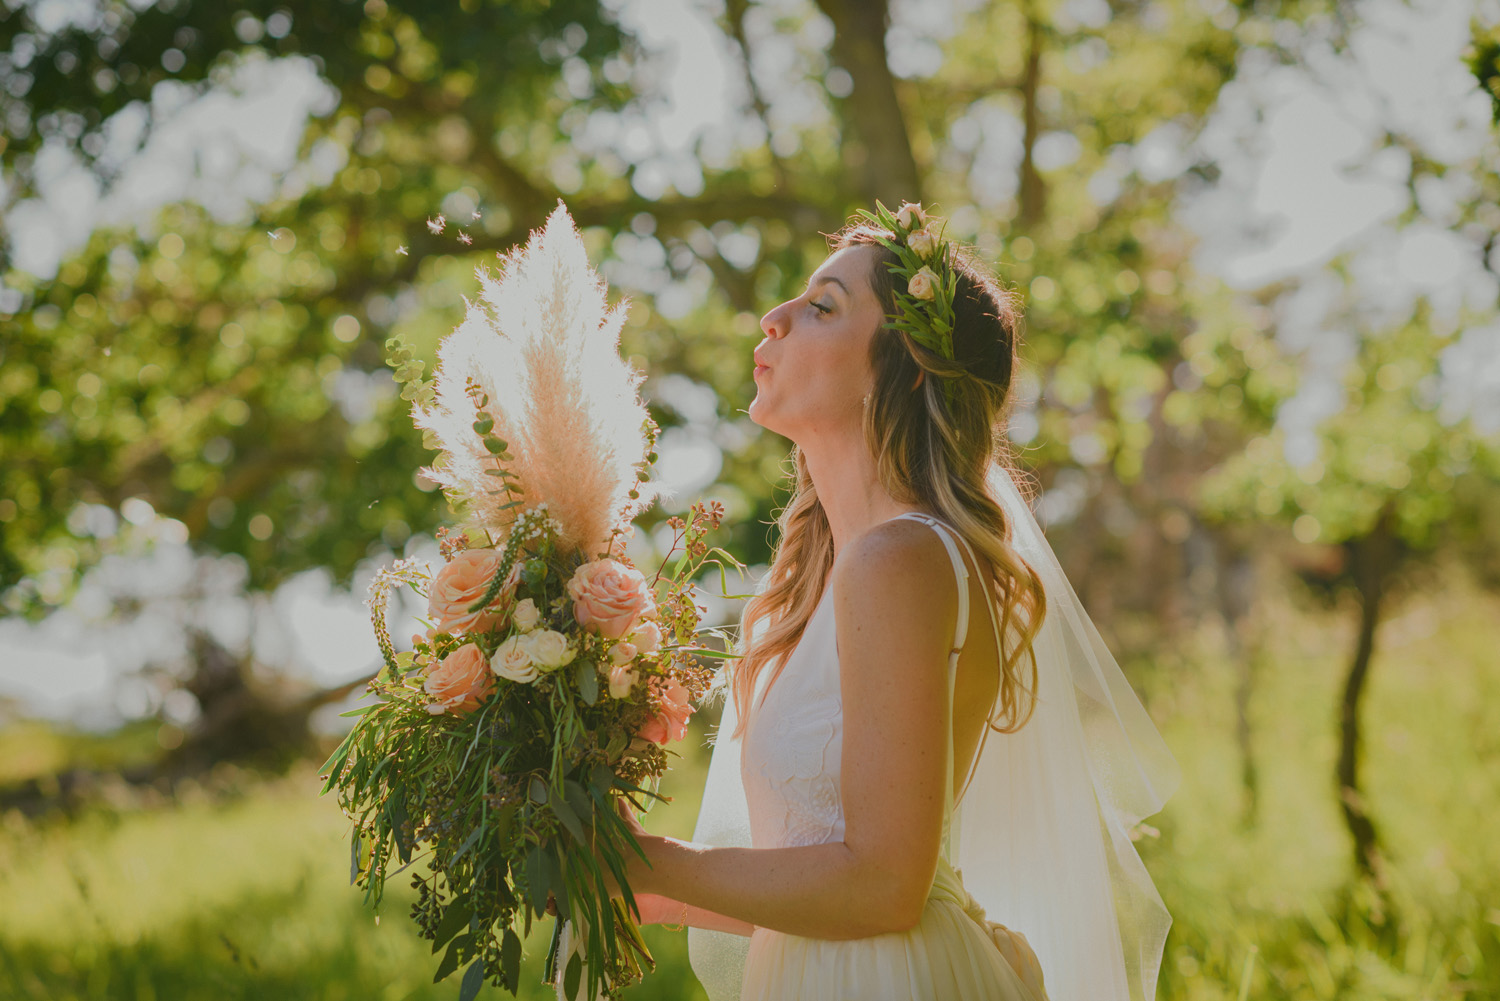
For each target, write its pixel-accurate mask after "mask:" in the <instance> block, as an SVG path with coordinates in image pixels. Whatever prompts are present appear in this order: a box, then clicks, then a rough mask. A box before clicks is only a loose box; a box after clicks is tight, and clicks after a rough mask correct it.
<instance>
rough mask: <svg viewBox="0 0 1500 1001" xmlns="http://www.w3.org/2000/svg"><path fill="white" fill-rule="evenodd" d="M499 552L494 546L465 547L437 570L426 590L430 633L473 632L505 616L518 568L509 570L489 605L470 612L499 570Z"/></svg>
mask: <svg viewBox="0 0 1500 1001" xmlns="http://www.w3.org/2000/svg"><path fill="white" fill-rule="evenodd" d="M500 562H501V557H500V553H499V552H497V551H496V550H494V549H465V550H464V551H463V552H461V553H459V554H458V555H457V556H455V557H453V560H452V562H450V563H449V564H448V565H447V566H445V567H443V569H441V570H439V571H438V574H437V576H436V577H434V578H433V579H432V587H431V588H430V589H429V590H428V592H427V617H428V618H429V619H431V620H432V631H433V633H468V634H469V635H471V636H472V635H474V634H475V633H482V632H486V631H488V630H490V629H493V628H494V627H495V626H496V625H497V624H498V623H499V622H500V620H501V618H502V617H503V616H504V612H503V608H496V607H494V606H495V605H502V606H503V605H504V604H505V603H506V602H508V601H509V600H510V598H511V597H512V596H513V595H514V594H515V591H516V581H517V580H518V579H519V576H520V567H519V566H516V567H513V568H512V569H511V572H510V574H509V575H508V576H507V577H506V580H505V584H504V585H503V586H502V587H501V588H500V593H499V594H497V595H496V596H495V601H494V602H493V603H492V604H491V607H489V608H485V609H481V610H480V611H478V612H471V611H469V609H470V607H472V606H473V605H474V603H475V602H477V601H479V600H480V599H482V598H483V597H484V595H485V592H486V591H488V590H489V588H490V581H491V580H493V579H494V577H495V574H497V573H499V571H500Z"/></svg>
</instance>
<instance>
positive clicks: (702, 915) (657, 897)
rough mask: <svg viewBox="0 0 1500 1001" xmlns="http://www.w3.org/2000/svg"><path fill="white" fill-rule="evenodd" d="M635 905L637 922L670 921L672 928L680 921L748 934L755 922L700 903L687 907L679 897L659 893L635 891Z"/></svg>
mask: <svg viewBox="0 0 1500 1001" xmlns="http://www.w3.org/2000/svg"><path fill="white" fill-rule="evenodd" d="M635 904H636V907H638V908H640V914H641V924H643V925H671V926H673V928H672V930H674V931H675V930H676V926H677V925H679V924H681V925H685V926H688V927H692V928H707V929H708V930H709V931H726V932H730V933H731V934H734V935H745V936H748V935H750V933H751V932H753V931H755V926H754V925H752V924H750V923H749V922H748V921H741V920H739V919H738V918H731V917H729V916H728V915H724V914H716V913H715V912H713V911H706V910H704V909H703V908H701V907H691V906H689V905H687V904H684V903H683V902H682V901H680V900H673V899H672V898H671V897H663V896H662V895H661V894H659V893H637V894H636V895H635Z"/></svg>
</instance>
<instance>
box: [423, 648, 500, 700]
mask: <svg viewBox="0 0 1500 1001" xmlns="http://www.w3.org/2000/svg"><path fill="white" fill-rule="evenodd" d="M422 690H423V691H425V692H426V693H427V694H428V695H431V696H432V697H433V698H434V699H436V700H437V701H436V702H432V703H429V704H428V706H427V711H428V712H430V713H432V714H433V715H434V716H438V715H441V714H442V713H445V712H454V713H459V714H462V713H466V712H472V711H473V710H475V709H477V708H479V703H480V702H481V701H483V700H484V699H485V698H486V697H487V696H488V695H489V694H490V692H492V691H494V690H495V679H494V678H492V677H490V665H489V661H487V660H485V657H484V651H483V650H481V649H479V647H478V646H476V645H475V644H473V643H465V644H464V645H463V646H461V647H459V648H458V649H457V650H454V651H453V652H452V653H450V654H449V655H448V656H446V657H444V658H443V662H442V663H441V664H439V665H438V666H437V667H435V668H433V670H432V673H431V674H429V675H428V676H427V680H426V681H424V682H422Z"/></svg>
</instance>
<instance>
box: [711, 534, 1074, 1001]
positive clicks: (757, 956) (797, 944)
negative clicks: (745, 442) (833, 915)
mask: <svg viewBox="0 0 1500 1001" xmlns="http://www.w3.org/2000/svg"><path fill="white" fill-rule="evenodd" d="M899 517H902V518H911V519H914V520H918V521H921V522H923V523H924V524H927V525H930V526H932V528H933V529H934V531H936V532H937V533H938V535H939V537H940V538H941V539H942V540H943V544H944V546H945V547H946V548H947V550H948V554H949V557H950V558H951V560H952V562H953V567H954V573H955V577H956V578H957V581H958V594H959V613H958V623H957V629H956V634H955V636H954V640H953V645H952V653H951V655H950V657H949V660H948V668H947V671H948V694H949V707H950V712H949V719H950V720H951V719H952V712H951V708H952V695H953V683H954V672H955V670H956V668H957V665H958V655H959V650H960V649H961V648H962V646H963V643H964V638H965V635H966V632H967V628H968V621H969V609H968V605H969V587H970V586H969V577H970V571H969V568H968V567H967V566H966V564H965V562H964V559H963V557H962V556H961V555H960V553H959V550H958V547H957V545H955V542H954V540H955V539H957V540H958V541H959V542H960V543H961V544H962V545H963V546H964V547H965V548H966V549H967V548H968V543H967V542H964V541H963V540H962V538H961V537H960V536H958V535H957V533H953V532H952V530H951V529H948V528H947V527H946V526H944V525H942V524H941V523H939V522H937V521H935V520H933V519H931V518H928V517H926V516H924V515H919V514H907V515H901V516H899ZM969 554H970V559H971V560H972V559H973V558H974V557H973V550H972V549H969ZM974 567H975V568H976V572H977V567H978V563H977V562H975V563H974ZM831 590H832V589H831V588H829V589H827V590H825V592H824V594H823V598H822V600H821V601H820V602H819V605H818V608H817V610H816V611H815V612H814V613H813V615H812V618H811V619H809V621H808V623H807V628H806V630H805V631H804V632H803V634H802V638H801V640H800V641H799V642H798V644H797V647H796V649H795V650H794V651H793V652H792V654H791V656H790V658H789V659H788V661H787V664H786V667H785V668H784V669H783V670H782V672H781V676H780V677H779V678H778V679H777V681H776V683H775V685H773V686H772V688H771V690H770V693H769V695H767V696H766V699H765V701H764V703H761V702H759V700H758V699H757V700H756V701H755V702H754V703H753V705H754V708H753V709H752V711H751V714H750V718H749V721H748V724H747V729H746V734H745V739H744V744H743V749H742V752H741V758H740V777H741V780H742V782H743V785H744V790H745V797H746V801H747V803H748V806H749V821H750V831H751V844H752V846H753V847H755V848H782V847H790V846H795V845H812V844H822V843H825V842H830V841H839V840H841V839H842V838H843V836H844V813H843V802H842V793H841V788H840V772H841V766H842V742H843V704H842V700H841V697H840V690H839V660H838V652H837V649H836V644H835V628H834V611H833V608H834V606H833V600H832V595H831V593H830V592H831ZM989 618H990V624H991V628H992V629H994V630H995V632H996V637H995V648H996V649H997V650H998V649H1000V642H999V633H998V628H997V627H996V620H995V616H994V614H993V609H992V608H991V609H990V615H989ZM976 758H977V754H976ZM947 766H948V767H947V778H946V781H945V790H946V795H945V797H944V810H943V848H942V852H941V855H940V858H939V860H938V868H937V875H936V878H935V879H934V880H933V884H932V889H931V890H930V891H929V894H928V898H927V904H926V907H925V908H924V910H923V912H922V917H921V920H920V922H919V923H918V924H917V926H916V927H915V928H912V929H910V930H908V931H902V932H892V933H888V934H883V935H876V936H873V937H870V938H861V939H853V940H838V941H834V940H825V939H814V938H805V937H802V936H799V935H788V934H784V933H782V932H778V931H773V930H771V929H767V928H759V929H756V931H755V933H754V935H752V936H751V938H750V942H749V951H748V953H747V955H746V961H745V967H744V973H743V976H742V981H741V986H740V997H741V998H742V999H743V1001H797V999H804V998H805V999H807V1001H814V999H816V1001H844V999H849V1001H856V999H857V1001H887V999H888V1001H960V999H973V1001H981V999H985V1001H1041V999H1042V998H1043V997H1044V995H1043V994H1042V993H1041V985H1040V983H1039V980H1040V976H1039V974H1038V973H1037V968H1036V964H1035V959H1034V957H1033V956H1032V954H1031V950H1030V949H1029V948H1028V947H1027V946H1026V945H1025V940H1024V938H1023V937H1021V936H1013V935H1011V934H1010V933H1009V932H1007V930H1006V929H1004V928H1002V927H1000V926H998V925H993V924H991V923H989V922H987V921H986V920H985V914H984V911H983V909H982V908H980V907H979V905H978V904H977V903H975V902H974V899H973V898H972V897H971V896H970V895H969V894H968V892H967V891H965V889H964V886H963V883H962V881H961V877H960V875H959V874H958V873H957V872H956V871H955V870H954V868H953V865H952V861H951V858H950V848H951V840H950V836H949V835H950V828H951V819H952V816H953V806H954V801H953V740H952V733H951V728H950V733H949V742H948V755H947ZM1016 931H1019V932H1022V933H1024V931H1025V930H1024V929H1016ZM1002 949H1004V950H1006V951H1005V952H1003V951H1002ZM1007 953H1009V955H1010V957H1011V958H1010V959H1009V960H1007V958H1006V955H1007ZM1013 962H1014V963H1015V964H1016V967H1013V966H1012V963H1013Z"/></svg>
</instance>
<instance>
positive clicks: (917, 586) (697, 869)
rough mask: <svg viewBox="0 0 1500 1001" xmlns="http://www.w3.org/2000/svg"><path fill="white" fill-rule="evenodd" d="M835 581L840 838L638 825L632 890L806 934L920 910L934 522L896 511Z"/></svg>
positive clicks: (945, 607) (938, 748) (939, 662)
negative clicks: (811, 839)
mask: <svg viewBox="0 0 1500 1001" xmlns="http://www.w3.org/2000/svg"><path fill="white" fill-rule="evenodd" d="M832 587H833V589H834V594H833V600H834V602H835V608H836V619H837V622H838V649H839V662H840V683H841V685H842V697H843V708H844V743H843V775H842V781H843V804H844V827H845V829H844V839H843V840H842V841H839V842H832V843H828V844H819V845H806V846H801V847H790V848H774V849H756V848H715V847H709V846H706V845H698V844H694V843H692V842H687V841H682V840H679V839H676V838H665V837H658V836H653V835H649V834H646V833H645V832H644V831H641V832H639V834H638V836H639V837H641V838H642V846H643V847H644V848H645V850H646V852H647V857H648V859H649V861H650V868H647V866H646V865H645V864H644V863H641V862H640V861H639V860H638V859H635V858H634V857H631V871H630V873H629V877H630V881H631V886H632V887H635V888H637V889H639V890H643V891H647V892H651V893H659V894H662V895H664V896H668V897H671V898H673V899H676V900H679V901H686V902H687V903H688V904H689V905H690V907H693V908H698V909H701V910H703V911H707V912H711V913H714V914H717V915H720V916H723V917H728V918H732V919H735V920H738V921H740V922H744V923H747V924H749V925H753V926H759V927H764V928H773V929H776V930H777V931H782V932H787V933H789V934H794V935H803V936H808V937H813V938H824V939H847V938H865V937H868V936H871V935H878V934H882V933H885V932H890V931H900V930H904V929H907V928H910V927H912V926H914V925H915V924H916V922H917V921H918V920H919V919H920V917H921V913H922V908H923V906H924V904H925V902H926V899H927V892H928V890H929V888H930V887H931V884H932V877H933V873H934V871H935V869H936V866H937V854H938V847H939V841H940V839H941V833H942V808H943V789H942V786H943V781H944V757H945V755H946V754H947V739H948V738H947V730H946V727H947V712H948V709H947V699H948V687H947V685H948V682H947V675H946V670H947V655H948V647H949V644H950V641H951V638H952V635H953V627H954V621H955V617H956V615H957V591H956V588H955V586H954V584H953V572H952V567H951V564H950V563H949V561H948V557H947V554H946V551H945V550H944V549H943V546H942V543H941V541H940V540H938V538H937V537H936V535H934V534H933V532H932V531H931V529H928V528H926V527H925V526H923V525H921V524H919V523H916V522H912V521H908V520H902V521H896V522H890V523H887V524H886V525H883V526H880V527H878V528H876V529H875V530H873V531H872V532H870V533H869V534H867V535H866V536H865V537H864V538H862V539H860V540H859V541H858V542H857V543H855V544H854V545H852V546H851V547H850V548H849V550H848V551H847V552H846V553H845V554H843V555H842V556H841V558H840V559H839V561H838V565H837V566H836V567H835V568H834V576H833V581H832ZM689 920H691V915H690V916H689Z"/></svg>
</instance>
